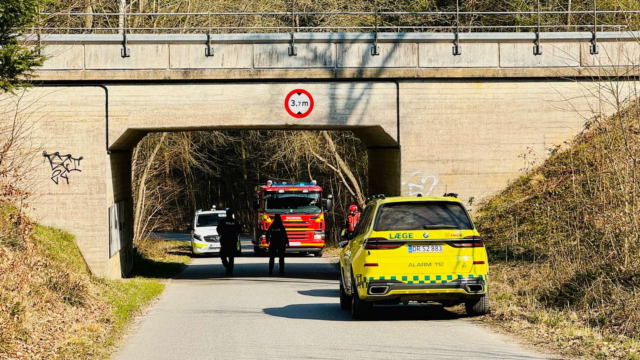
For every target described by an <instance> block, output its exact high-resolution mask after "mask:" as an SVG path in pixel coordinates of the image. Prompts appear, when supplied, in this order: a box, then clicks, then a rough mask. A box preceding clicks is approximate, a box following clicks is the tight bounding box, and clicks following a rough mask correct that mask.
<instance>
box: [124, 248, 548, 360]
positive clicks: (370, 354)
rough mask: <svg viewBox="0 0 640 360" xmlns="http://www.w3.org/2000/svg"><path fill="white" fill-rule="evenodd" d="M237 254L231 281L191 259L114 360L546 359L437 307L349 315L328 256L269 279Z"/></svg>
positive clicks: (261, 267) (208, 262) (211, 261)
mask: <svg viewBox="0 0 640 360" xmlns="http://www.w3.org/2000/svg"><path fill="white" fill-rule="evenodd" d="M244 252H245V254H246V256H243V257H241V258H236V269H235V272H234V276H233V277H232V278H227V277H225V275H224V268H223V267H222V265H221V264H220V259H218V258H213V257H210V258H196V259H194V260H193V262H192V264H191V265H189V266H188V267H187V268H186V269H185V270H184V272H183V273H182V274H180V275H179V276H178V277H177V278H176V279H173V280H172V281H171V282H170V284H168V286H167V288H166V290H165V292H164V294H163V295H162V297H161V298H160V300H159V301H158V302H157V303H155V305H154V306H153V307H152V308H151V309H150V310H149V312H148V314H147V315H145V316H143V317H142V318H141V319H140V322H139V324H138V325H137V326H136V328H135V329H134V330H133V332H132V334H130V335H129V336H128V337H127V338H126V339H125V340H124V344H123V345H122V347H121V349H120V351H119V352H117V353H116V354H115V355H114V359H116V360H141V359H366V360H371V359H426V358H430V359H543V358H545V357H544V356H542V355H540V354H536V353H535V352H532V351H531V350H527V349H524V348H522V347H521V346H519V345H517V344H515V343H514V342H513V341H512V340H511V339H509V338H507V337H505V336H503V335H499V334H496V333H494V332H492V331H490V330H489V329H487V328H485V327H482V326H480V325H477V324H474V323H472V322H470V321H468V320H465V319H461V318H459V316H458V315H456V314H454V313H451V312H449V311H447V310H446V309H444V308H442V307H440V306H435V305H409V306H393V307H391V306H387V307H376V308H375V309H376V311H377V315H376V316H375V317H374V318H373V319H372V320H368V321H353V320H351V317H350V315H349V313H348V312H347V311H344V310H341V309H340V306H339V301H338V272H337V270H336V267H335V265H333V264H331V263H330V262H329V261H328V260H326V259H322V258H314V257H310V256H309V257H302V256H292V257H288V258H287V259H286V260H287V266H286V275H285V276H273V277H269V276H268V275H267V267H268V266H267V263H268V258H261V257H254V256H253V254H252V252H251V250H250V246H245V247H244Z"/></svg>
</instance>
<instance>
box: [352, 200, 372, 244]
mask: <svg viewBox="0 0 640 360" xmlns="http://www.w3.org/2000/svg"><path fill="white" fill-rule="evenodd" d="M373 208H374V206H373V205H369V206H367V207H366V208H365V209H364V212H363V214H362V218H361V220H360V222H358V225H357V226H356V230H355V232H354V235H353V237H354V238H355V237H356V236H360V235H362V234H364V233H365V232H366V231H367V229H368V228H369V225H370V224H371V219H372V217H373V216H372V213H373Z"/></svg>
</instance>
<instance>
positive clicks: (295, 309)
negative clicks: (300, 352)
mask: <svg viewBox="0 0 640 360" xmlns="http://www.w3.org/2000/svg"><path fill="white" fill-rule="evenodd" d="M263 311H264V313H265V314H267V315H271V316H277V317H283V318H288V319H304V320H325V321H353V320H352V319H351V313H350V312H349V311H346V310H342V309H340V305H338V304H336V303H331V304H293V305H287V306H283V307H278V308H267V309H264V310H263ZM462 317H463V315H460V314H456V313H454V312H451V311H449V310H447V309H445V308H444V307H442V306H439V305H409V306H401V305H398V306H374V308H373V311H372V312H371V316H370V317H369V321H416V320H454V319H459V318H462Z"/></svg>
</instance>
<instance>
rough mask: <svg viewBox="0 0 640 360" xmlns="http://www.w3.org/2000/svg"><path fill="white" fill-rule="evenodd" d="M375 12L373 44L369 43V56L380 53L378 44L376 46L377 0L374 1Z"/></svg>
mask: <svg viewBox="0 0 640 360" xmlns="http://www.w3.org/2000/svg"><path fill="white" fill-rule="evenodd" d="M375 7H376V13H375V20H374V26H375V28H374V33H373V44H372V45H371V56H378V55H380V46H378V0H376V1H375Z"/></svg>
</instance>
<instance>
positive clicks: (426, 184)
mask: <svg viewBox="0 0 640 360" xmlns="http://www.w3.org/2000/svg"><path fill="white" fill-rule="evenodd" d="M439 182H440V178H439V177H438V176H437V175H432V174H429V173H427V172H424V171H415V172H413V173H412V174H411V175H410V176H409V180H407V181H403V182H402V187H405V186H406V187H408V190H409V196H414V195H418V194H422V195H424V196H428V195H429V194H431V191H433V188H435V187H436V185H438V183H439Z"/></svg>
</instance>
